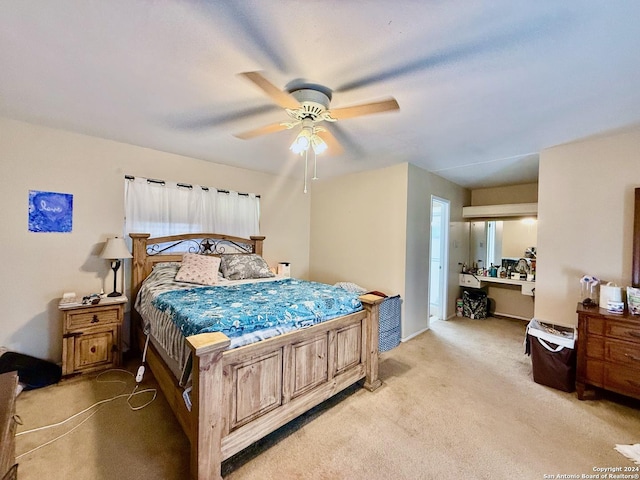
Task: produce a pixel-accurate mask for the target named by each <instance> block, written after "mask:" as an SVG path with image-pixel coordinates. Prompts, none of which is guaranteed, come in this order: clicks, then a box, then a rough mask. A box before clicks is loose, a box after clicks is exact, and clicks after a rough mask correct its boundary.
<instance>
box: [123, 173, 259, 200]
mask: <svg viewBox="0 0 640 480" xmlns="http://www.w3.org/2000/svg"><path fill="white" fill-rule="evenodd" d="M124 178H125V180H134V179H135V178H136V177H134V176H133V175H125V176H124ZM142 178H144V177H142ZM145 180H146V181H147V183H155V184H156V185H164V184H165V181H164V180H156V179H154V178H145ZM176 185H177V186H178V187H182V188H188V189H192V188H193V185H191V184H189V183H176ZM200 188H202V190H204V191H205V192H208V191H209V187H203V186H200ZM215 190H216V191H217V192H218V193H230V192H229V190H222V189H220V188H216V189H215ZM238 195H242V196H243V197H248V196H249V194H248V193H238ZM256 198H260V195H256Z"/></svg>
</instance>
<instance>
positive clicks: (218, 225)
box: [124, 177, 260, 238]
mask: <svg viewBox="0 0 640 480" xmlns="http://www.w3.org/2000/svg"><path fill="white" fill-rule="evenodd" d="M124 192H125V234H129V233H150V234H151V236H152V237H158V236H164V235H173V234H177V233H197V232H203V233H220V234H225V235H233V236H236V237H242V238H249V237H250V236H251V235H259V234H260V198H259V197H257V196H256V195H254V194H252V193H250V194H244V193H243V194H239V193H238V192H228V193H226V192H218V190H217V189H215V188H208V189H204V188H202V187H201V186H199V185H192V186H190V187H189V186H180V184H177V183H174V182H162V183H160V182H157V181H149V180H147V179H146V178H139V177H136V178H134V179H129V178H127V179H125V190H124Z"/></svg>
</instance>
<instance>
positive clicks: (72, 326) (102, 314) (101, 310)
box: [65, 306, 122, 330]
mask: <svg viewBox="0 0 640 480" xmlns="http://www.w3.org/2000/svg"><path fill="white" fill-rule="evenodd" d="M65 320H66V321H65V328H66V329H67V330H76V329H79V328H86V327H93V326H96V325H105V324H115V323H120V321H121V320H122V319H121V318H120V307H118V306H115V307H94V308H93V309H90V310H79V311H77V312H69V313H68V314H67V315H66V319H65Z"/></svg>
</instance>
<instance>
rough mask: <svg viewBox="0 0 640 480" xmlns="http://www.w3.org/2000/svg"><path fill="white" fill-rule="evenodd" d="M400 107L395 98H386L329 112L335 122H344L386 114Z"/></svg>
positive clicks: (333, 109)
mask: <svg viewBox="0 0 640 480" xmlns="http://www.w3.org/2000/svg"><path fill="white" fill-rule="evenodd" d="M399 109H400V106H399V105H398V102H397V101H396V99H395V98H388V99H387V100H381V101H379V102H372V103H363V104H361V105H354V106H352V107H343V108H332V109H331V110H330V114H331V117H333V118H335V119H336V120H344V119H345V118H353V117H359V116H361V115H369V114H371V113H380V112H388V111H391V110H399Z"/></svg>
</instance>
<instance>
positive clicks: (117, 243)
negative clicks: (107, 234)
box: [100, 237, 132, 297]
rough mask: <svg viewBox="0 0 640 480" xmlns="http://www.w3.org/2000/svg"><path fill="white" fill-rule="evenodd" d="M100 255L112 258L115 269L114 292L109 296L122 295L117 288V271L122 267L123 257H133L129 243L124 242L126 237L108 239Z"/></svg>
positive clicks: (108, 258)
mask: <svg viewBox="0 0 640 480" xmlns="http://www.w3.org/2000/svg"><path fill="white" fill-rule="evenodd" d="M100 257H101V258H104V259H106V260H110V261H111V269H112V270H113V292H111V293H110V294H109V295H107V297H119V296H121V295H122V293H120V292H118V291H117V290H116V288H117V286H116V281H117V278H118V276H117V272H118V269H119V268H120V263H121V259H123V258H132V257H131V253H129V249H128V248H127V244H126V243H124V238H119V237H114V238H109V239H107V243H105V244H104V248H103V249H102V253H101V254H100Z"/></svg>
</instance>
